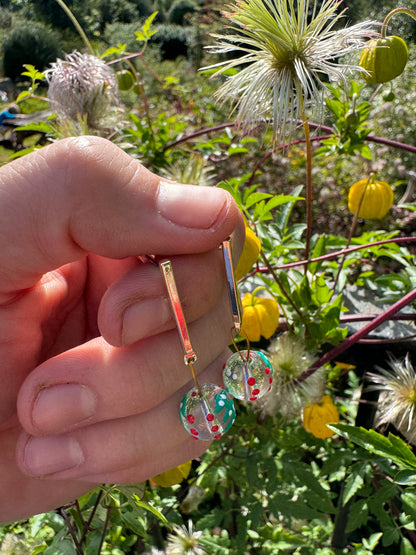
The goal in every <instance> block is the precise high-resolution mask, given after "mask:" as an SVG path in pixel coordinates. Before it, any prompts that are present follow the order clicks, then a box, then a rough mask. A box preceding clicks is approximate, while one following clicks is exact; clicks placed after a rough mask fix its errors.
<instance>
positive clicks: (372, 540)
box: [363, 532, 383, 551]
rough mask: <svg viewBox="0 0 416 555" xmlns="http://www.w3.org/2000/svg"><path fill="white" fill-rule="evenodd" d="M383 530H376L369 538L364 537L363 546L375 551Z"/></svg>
mask: <svg viewBox="0 0 416 555" xmlns="http://www.w3.org/2000/svg"><path fill="white" fill-rule="evenodd" d="M382 535H383V532H376V533H375V534H371V536H370V537H369V538H368V539H367V538H363V546H364V547H365V548H366V549H368V550H369V551H373V549H374V548H375V547H376V546H377V544H378V542H379V541H380V539H381V537H382Z"/></svg>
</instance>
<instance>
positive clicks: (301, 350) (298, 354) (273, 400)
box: [257, 333, 326, 419]
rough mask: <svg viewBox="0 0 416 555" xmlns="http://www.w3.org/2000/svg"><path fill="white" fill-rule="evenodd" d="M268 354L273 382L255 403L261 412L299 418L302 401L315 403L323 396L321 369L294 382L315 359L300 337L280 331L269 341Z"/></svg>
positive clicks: (324, 384)
mask: <svg viewBox="0 0 416 555" xmlns="http://www.w3.org/2000/svg"><path fill="white" fill-rule="evenodd" d="M268 356H269V359H270V361H271V363H272V366H273V383H272V388H271V391H270V393H269V394H268V395H265V396H264V398H262V399H260V400H259V401H258V403H257V408H258V409H259V411H260V412H261V413H262V414H263V415H270V416H274V415H276V414H280V415H281V416H282V417H284V418H288V419H292V418H298V417H300V415H301V413H302V408H303V405H304V404H305V403H317V402H319V401H320V400H321V399H322V396H323V395H324V393H325V388H326V380H325V377H326V376H325V371H324V370H323V369H319V370H318V371H317V372H315V373H314V374H312V375H311V376H309V378H307V379H306V380H305V381H303V382H302V383H300V384H296V379H297V378H298V377H299V376H300V375H301V374H302V372H303V371H304V370H306V369H307V368H309V366H311V364H312V363H313V362H314V361H315V359H316V357H315V355H314V354H313V353H311V352H310V351H309V350H308V349H307V348H306V346H305V343H304V341H303V339H302V338H299V337H295V336H294V335H292V334H290V333H283V334H282V335H280V336H279V337H278V338H277V339H276V340H274V341H272V342H271V344H270V347H269V349H268Z"/></svg>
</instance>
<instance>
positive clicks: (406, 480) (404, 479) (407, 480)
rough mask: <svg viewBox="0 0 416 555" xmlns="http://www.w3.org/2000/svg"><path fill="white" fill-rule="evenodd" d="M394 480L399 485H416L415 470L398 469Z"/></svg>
mask: <svg viewBox="0 0 416 555" xmlns="http://www.w3.org/2000/svg"><path fill="white" fill-rule="evenodd" d="M394 481H395V483H396V484H399V485H400V486H414V485H416V471H414V470H400V471H399V472H398V473H397V474H396V476H395V477H394Z"/></svg>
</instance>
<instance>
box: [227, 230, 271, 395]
mask: <svg viewBox="0 0 416 555" xmlns="http://www.w3.org/2000/svg"><path fill="white" fill-rule="evenodd" d="M222 251H223V256H224V264H225V272H226V276H227V284H228V291H229V296H230V303H231V312H232V315H233V322H234V327H233V328H232V330H231V341H232V343H233V344H234V347H235V349H236V352H235V353H234V354H232V355H231V356H230V358H229V359H228V360H227V362H226V363H225V365H224V367H223V381H224V386H225V389H226V390H227V391H228V393H230V395H232V396H233V397H235V398H236V399H240V400H241V401H257V399H260V397H263V396H264V395H265V394H266V393H267V392H268V391H270V389H271V385H272V382H273V366H272V364H271V362H270V361H269V359H268V358H267V357H266V356H265V355H264V354H263V353H261V352H259V351H252V350H250V344H249V341H248V339H247V340H246V341H247V350H244V351H240V349H239V348H238V346H237V344H236V342H235V339H234V333H235V334H238V333H239V332H240V331H241V309H240V302H239V295H238V291H237V285H236V281H235V275H234V269H233V263H232V252H231V242H230V241H224V242H223V244H222Z"/></svg>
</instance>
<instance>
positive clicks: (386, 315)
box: [296, 289, 416, 383]
mask: <svg viewBox="0 0 416 555" xmlns="http://www.w3.org/2000/svg"><path fill="white" fill-rule="evenodd" d="M415 299H416V289H413V291H410V293H407V295H405V296H404V297H403V298H401V299H400V301H397V302H396V303H394V304H393V305H391V307H390V308H388V309H387V310H386V311H385V312H383V313H382V314H379V315H378V316H376V317H375V318H374V320H372V321H371V322H369V323H368V324H366V325H365V326H364V327H362V328H361V329H360V330H358V331H357V332H355V333H353V334H352V335H351V336H350V337H348V338H347V339H345V340H344V341H343V342H342V343H340V344H339V345H337V346H336V347H334V348H333V349H331V350H330V351H328V352H327V353H325V354H324V356H322V357H321V358H320V359H319V360H317V361H316V362H314V363H313V364H312V365H311V366H310V367H309V368H308V369H307V370H305V371H304V372H302V374H301V375H300V376H299V378H298V379H297V380H296V381H297V382H298V383H300V382H303V381H304V380H306V378H309V376H311V375H312V374H314V373H315V372H316V371H317V370H318V368H320V367H321V366H323V365H324V364H326V363H327V362H330V361H331V360H333V359H334V358H335V357H337V356H339V355H340V354H341V353H343V352H344V351H346V350H347V349H349V348H350V347H352V345H354V344H355V343H357V341H359V340H360V339H362V338H363V337H365V336H366V335H368V334H369V333H370V332H372V331H373V330H374V329H375V328H378V326H380V325H381V324H383V323H384V322H386V321H387V320H389V319H390V318H391V317H392V316H393V315H394V314H396V313H397V312H399V310H401V309H402V308H404V307H405V306H406V305H408V304H410V303H411V302H412V301H414V300H415Z"/></svg>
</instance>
